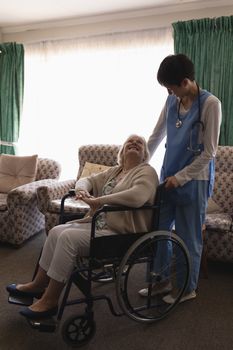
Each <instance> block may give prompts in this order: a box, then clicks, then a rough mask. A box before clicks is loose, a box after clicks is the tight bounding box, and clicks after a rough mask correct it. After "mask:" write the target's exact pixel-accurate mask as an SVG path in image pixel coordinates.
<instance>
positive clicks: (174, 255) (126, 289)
mask: <svg viewBox="0 0 233 350" xmlns="http://www.w3.org/2000/svg"><path fill="white" fill-rule="evenodd" d="M189 276H190V258H189V253H188V250H187V248H186V246H185V244H184V242H183V241H182V240H181V239H180V238H179V237H178V236H177V235H176V234H174V233H171V232H168V231H155V232H151V233H148V234H145V235H144V236H142V237H141V238H139V239H138V240H137V241H136V242H135V243H134V244H133V245H132V246H131V247H130V248H129V250H128V251H127V253H126V254H125V256H124V257H123V259H122V261H121V264H120V266H119V270H118V274H117V279H116V294H117V299H118V302H119V305H120V307H121V309H122V310H123V312H124V313H125V314H126V315H127V316H128V317H130V318H131V319H133V320H136V321H139V322H148V323H150V322H154V321H157V320H160V319H162V318H164V317H165V316H167V315H168V314H169V313H170V312H171V311H172V310H173V309H174V307H175V306H176V305H177V304H178V302H179V300H180V299H181V297H182V295H183V293H184V292H185V290H186V287H187V284H188V281H189ZM162 285H163V286H164V285H165V286H166V288H165V289H166V292H167V293H168V292H169V294H171V295H172V297H173V298H172V299H173V301H172V303H171V304H168V303H166V302H165V301H164V300H163V297H164V296H165V294H164V293H163V292H165V290H164V288H163V289H161V286H162ZM146 287H147V288H148V290H149V292H148V293H147V294H146V296H144V297H142V296H141V295H139V293H138V292H139V290H141V289H143V288H146ZM159 289H160V290H159ZM156 290H157V292H155V291H156ZM158 292H159V293H158ZM155 294H156V295H155Z"/></svg>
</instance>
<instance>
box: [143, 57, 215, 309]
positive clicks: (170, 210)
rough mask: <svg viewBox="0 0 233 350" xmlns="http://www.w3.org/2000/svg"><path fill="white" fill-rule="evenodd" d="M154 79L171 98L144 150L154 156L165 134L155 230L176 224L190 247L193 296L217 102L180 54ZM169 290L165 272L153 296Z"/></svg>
mask: <svg viewBox="0 0 233 350" xmlns="http://www.w3.org/2000/svg"><path fill="white" fill-rule="evenodd" d="M157 79H158V82H159V83H160V84H161V85H163V86H164V87H165V88H167V90H168V92H169V96H168V97H167V100H166V103H165V106H164V108H163V109H162V112H161V114H160V117H159V120H158V122H157V124H156V126H155V128H154V130H153V132H152V135H151V136H150V138H149V140H148V148H149V151H150V156H152V155H153V153H154V152H155V150H156V148H157V147H158V145H159V144H160V142H161V141H162V139H163V138H164V137H165V136H166V137H167V139H166V145H165V147H166V151H165V156H164V160H163V165H162V169H161V176H160V181H161V182H165V183H166V184H165V189H166V191H165V200H164V205H162V207H161V214H160V215H161V216H160V224H159V228H160V229H161V230H171V229H172V228H174V227H175V230H176V232H177V233H178V235H179V236H180V237H181V238H182V239H183V240H184V242H185V244H186V246H187V248H188V250H189V253H190V256H191V277H190V281H189V285H188V287H187V289H186V294H185V295H184V296H183V298H182V299H181V301H185V300H190V299H193V298H195V297H196V289H197V283H198V277H199V268H200V262H201V254H202V248H203V242H202V225H203V223H204V220H205V211H206V206H207V200H208V197H209V196H210V195H211V192H212V188H213V181H214V158H215V155H216V151H217V146H218V139H219V132H220V124H221V103H220V101H219V100H218V99H217V97H215V96H214V95H212V94H211V93H210V92H208V91H206V90H203V89H201V88H199V86H198V84H197V82H196V81H195V78H194V65H193V63H192V62H191V61H190V59H189V58H188V57H187V56H185V55H183V54H177V55H169V56H167V57H166V58H165V59H164V60H163V61H162V62H161V64H160V67H159V70H158V73H157ZM163 248H165V247H163ZM168 248H169V247H166V250H167V251H165V250H164V249H163V251H162V249H160V253H161V256H160V259H161V258H162V259H165V256H166V257H167V258H168ZM158 261H159V258H158ZM157 263H159V262H157ZM155 265H156V262H155ZM170 290H171V284H170V281H169V277H168V276H166V277H164V280H163V281H162V282H161V283H160V284H156V285H155V286H154V289H153V290H152V294H153V295H156V294H160V293H168V292H169V291H170ZM139 294H140V295H142V296H147V295H148V289H147V288H145V289H142V290H140V291H139ZM163 299H164V301H165V302H167V303H172V302H173V300H172V295H169V294H167V295H166V296H164V298H163Z"/></svg>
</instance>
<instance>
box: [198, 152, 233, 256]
mask: <svg viewBox="0 0 233 350" xmlns="http://www.w3.org/2000/svg"><path fill="white" fill-rule="evenodd" d="M212 201H213V202H212V204H213V208H211V207H212V205H210V206H209V208H208V210H207V215H206V221H205V226H206V231H205V242H204V243H205V248H206V253H207V258H208V259H209V260H214V261H222V262H231V263H232V262H233V221H232V219H233V146H219V147H218V151H217V155H216V162H215V184H214V191H213V195H212Z"/></svg>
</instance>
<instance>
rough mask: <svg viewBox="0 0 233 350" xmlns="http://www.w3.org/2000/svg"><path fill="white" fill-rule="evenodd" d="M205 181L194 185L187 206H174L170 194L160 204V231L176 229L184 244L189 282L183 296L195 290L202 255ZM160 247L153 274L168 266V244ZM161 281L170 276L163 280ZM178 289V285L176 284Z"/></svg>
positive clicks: (206, 190) (169, 246) (206, 196)
mask: <svg viewBox="0 0 233 350" xmlns="http://www.w3.org/2000/svg"><path fill="white" fill-rule="evenodd" d="M208 188H209V182H208V181H204V180H203V181H202V180H198V181H197V186H196V187H195V199H194V200H192V201H190V202H189V203H186V204H183V205H181V204H179V205H178V204H177V203H175V202H174V200H173V199H171V198H169V191H167V192H166V197H165V200H164V202H163V204H161V209H160V217H159V230H165V231H171V230H172V229H175V232H176V234H177V235H178V236H179V237H180V238H181V239H182V240H183V241H184V243H185V245H186V247H187V249H188V251H189V254H190V259H191V271H190V280H189V283H188V286H187V289H186V293H190V292H192V291H193V290H196V289H197V284H198V279H199V270H200V263H201V255H202V249H203V237H202V226H203V223H204V221H205V212H206V207H207V201H208ZM169 243H170V242H168V243H165V242H163V243H160V246H159V247H158V250H157V254H156V258H155V261H154V268H153V270H154V271H156V270H159V267H160V266H162V264H166V262H167V264H168V265H169V261H170V260H169V259H171V258H172V251H171V244H169ZM163 278H164V279H166V278H169V276H163ZM177 284H178V286H179V281H177Z"/></svg>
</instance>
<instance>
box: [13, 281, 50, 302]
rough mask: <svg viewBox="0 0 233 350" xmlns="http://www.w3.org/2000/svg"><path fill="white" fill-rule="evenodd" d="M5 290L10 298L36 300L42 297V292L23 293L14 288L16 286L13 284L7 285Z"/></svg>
mask: <svg viewBox="0 0 233 350" xmlns="http://www.w3.org/2000/svg"><path fill="white" fill-rule="evenodd" d="M6 290H7V291H8V293H9V294H10V295H12V296H15V297H31V298H37V299H40V298H41V297H42V295H43V292H40V293H38V292H37V293H35V292H26V291H23V290H19V289H17V288H16V284H15V283H13V284H9V285H8V286H7V287H6Z"/></svg>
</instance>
